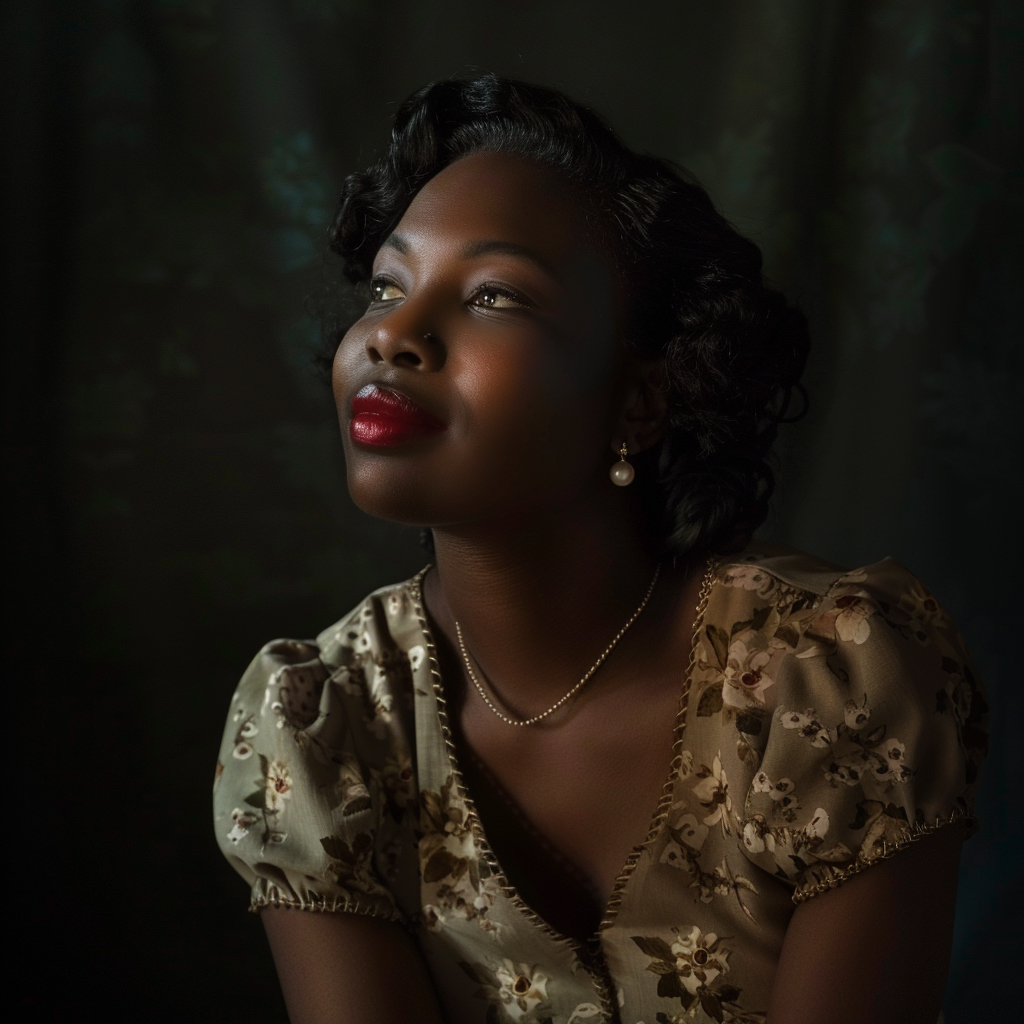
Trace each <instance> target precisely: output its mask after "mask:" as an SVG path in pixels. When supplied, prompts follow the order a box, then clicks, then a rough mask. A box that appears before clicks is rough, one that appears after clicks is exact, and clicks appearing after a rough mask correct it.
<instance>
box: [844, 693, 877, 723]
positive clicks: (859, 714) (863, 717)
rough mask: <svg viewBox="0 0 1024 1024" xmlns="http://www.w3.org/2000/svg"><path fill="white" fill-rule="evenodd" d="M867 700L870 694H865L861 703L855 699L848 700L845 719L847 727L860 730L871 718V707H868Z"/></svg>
mask: <svg viewBox="0 0 1024 1024" xmlns="http://www.w3.org/2000/svg"><path fill="white" fill-rule="evenodd" d="M867 701H868V696H867V694H864V696H863V698H861V702H860V703H859V704H858V703H857V702H856V701H854V700H848V701H847V702H846V708H845V710H844V712H843V719H844V721H845V722H846V728H847V729H852V730H853V731H854V732H859V731H860V730H861V729H863V728H864V726H865V725H867V724H868V722H869V721H870V720H871V709H870V708H869V707H868V704H867Z"/></svg>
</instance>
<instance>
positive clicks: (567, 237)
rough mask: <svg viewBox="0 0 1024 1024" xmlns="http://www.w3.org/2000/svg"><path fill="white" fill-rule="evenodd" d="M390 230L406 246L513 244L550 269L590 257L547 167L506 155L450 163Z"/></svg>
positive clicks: (577, 218) (580, 227)
mask: <svg viewBox="0 0 1024 1024" xmlns="http://www.w3.org/2000/svg"><path fill="white" fill-rule="evenodd" d="M396 232H397V233H398V234H401V235H402V237H403V238H405V239H408V240H409V241H410V242H413V243H416V242H424V241H427V240H428V239H429V240H430V241H432V242H438V241H440V240H441V239H450V240H451V241H453V242H455V241H477V240H480V239H496V240H500V241H506V242H513V243H516V244H518V245H522V246H525V247H527V248H529V249H532V250H534V251H536V252H537V253H538V254H540V255H542V256H543V257H544V258H545V259H546V260H548V261H549V262H551V263H552V264H553V265H556V266H557V265H559V264H561V265H563V266H565V265H566V264H568V263H572V262H576V261H578V260H579V259H580V258H581V257H584V258H585V257H586V256H591V257H592V256H595V255H597V253H596V250H595V249H594V247H593V246H592V245H591V244H590V243H589V242H588V238H587V236H588V232H587V230H586V222H585V220H584V216H583V213H582V209H581V206H580V204H579V203H578V201H577V200H576V199H575V198H574V197H573V195H572V193H571V190H570V188H569V186H568V184H567V183H566V182H564V181H563V180H562V178H561V177H560V176H559V175H558V174H557V173H556V172H555V171H553V170H551V169H550V168H548V167H544V166H543V165H541V164H538V163H536V162H534V161H532V160H528V159H526V158H525V157H520V156H514V155H509V154H505V153H487V152H482V153H472V154H470V155H469V156H466V157H463V158H462V159H460V160H457V161H456V162H455V163H453V164H449V166H447V167H445V168H444V169H443V170H442V171H440V172H439V173H438V174H437V175H435V176H434V177H433V178H431V179H430V181H428V182H427V184H426V185H424V186H423V188H422V189H421V190H420V191H419V193H417V195H416V196H415V198H414V199H413V201H412V203H411V204H410V206H409V208H408V210H406V212H405V214H404V216H403V217H402V219H401V221H400V222H399V225H398V227H397V228H396Z"/></svg>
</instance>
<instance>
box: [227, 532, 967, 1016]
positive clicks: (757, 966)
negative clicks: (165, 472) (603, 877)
mask: <svg viewBox="0 0 1024 1024" xmlns="http://www.w3.org/2000/svg"><path fill="white" fill-rule="evenodd" d="M422 575H423V574H422V573H421V574H420V575H419V576H417V577H416V578H415V579H413V580H410V581H408V582H406V583H402V584H399V585H397V586H391V587H386V588H384V589H382V590H379V591H377V592H375V593H373V594H371V595H370V596H369V597H368V598H366V600H365V601H363V602H362V604H360V605H359V606H358V607H357V608H356V609H355V610H354V611H353V612H351V613H350V614H349V615H347V616H346V617H345V618H344V619H342V620H341V622H339V623H338V624H336V625H335V626H332V627H331V628H330V629H328V630H326V631H324V632H323V633H322V634H321V635H320V636H319V637H318V639H317V640H316V641H315V642H298V641H292V640H278V641H275V642H273V643H271V644H268V645H267V646H266V647H265V648H264V649H263V650H262V651H261V652H260V653H259V655H258V656H257V657H256V660H255V661H254V662H253V663H252V665H251V666H250V667H249V670H248V671H247V672H246V674H245V676H244V677H243V679H242V682H241V684H240V685H239V687H238V690H237V691H236V693H235V694H234V697H233V698H232V701H231V709H230V712H229V716H228V724H227V728H226V731H225V734H224V742H223V745H222V750H221V755H220V760H219V762H218V764H217V774H216V781H215V785H214V813H215V825H216V833H217V838H218V841H219V843H220V845H221V848H222V850H223V851H224V854H225V855H226V857H227V858H228V860H229V861H230V862H231V864H232V865H233V866H234V867H235V868H236V869H237V871H238V872H239V874H241V875H242V877H243V878H244V879H245V880H246V881H247V882H248V883H249V885H250V886H251V891H252V897H251V906H252V908H253V909H254V910H259V909H261V908H263V907H266V906H283V907H293V908H297V909H299V910H309V911H327V912H347V913H356V914H370V915H373V916H378V917H383V918H387V919H390V920H394V921H397V922H400V923H401V924H403V925H404V926H405V927H406V928H408V929H410V930H411V932H412V933H413V935H414V936H415V938H416V940H417V942H418V944H419V947H420V949H421V950H422V952H423V954H424V958H425V960H426V963H427V965H428V968H429V970H430V973H431V975H432V977H433V981H434V985H435V988H436V990H437V992H438V995H439V998H440V1000H441V1003H442V1006H443V1008H444V1011H445V1013H446V1016H447V1019H448V1020H450V1021H452V1022H453V1024H455V1022H458V1024H475V1022H480V1024H508V1022H518V1024H545V1022H550V1024H584V1022H586V1024H591V1022H594V1024H596V1022H603V1021H609V1022H611V1021H614V1022H622V1024H655V1022H660V1024H670V1022H671V1024H675V1022H683V1021H686V1022H708V1021H718V1022H721V1021H732V1022H746V1024H753V1022H758V1021H763V1020H764V1015H765V1010H766V1008H767V1005H768V1002H769V998H770V995H771V990H772V982H773V978H774V975H775V969H776V965H777V962H778V957H779V953H780V950H781V948H782V942H783V938H784V936H785V932H786V926H787V924H788V922H789V919H790V917H791V915H792V913H793V910H794V904H795V903H799V902H800V901H802V900H806V899H810V898H813V897H814V896H815V895H816V894H818V893H821V892H824V891H825V890H827V889H829V888H832V887H834V886H837V885H840V884H842V882H843V881H844V880H845V879H847V878H849V877H850V876H851V875H853V874H855V873H857V872H859V871H862V870H864V869H866V868H869V867H870V866H871V865H872V864H874V863H875V862H877V861H879V860H881V859H883V858H886V857H890V856H892V855H894V854H897V853H898V852H899V851H900V850H901V849H902V848H903V847H905V846H906V845H907V844H908V843H910V842H913V841H914V840H917V839H920V838H921V837H923V836H926V835H927V834H928V833H930V832H932V831H934V830H935V829H938V828H941V827H942V826H943V825H945V824H947V823H950V822H954V821H957V820H960V819H963V820H966V821H967V822H968V823H970V824H973V816H972V803H971V798H972V792H973V789H974V784H975V781H976V778H977V774H978V770H979V767H980V762H981V759H982V756H983V752H984V746H985V712H986V708H985V703H984V700H983V697H982V695H981V693H980V691H979V687H978V684H977V681H976V679H975V677H974V675H973V673H972V670H971V666H970V664H969V662H968V658H967V655H966V654H965V652H964V648H963V643H962V641H961V640H960V637H959V635H958V634H957V631H956V629H955V627H954V626H953V624H952V623H951V622H950V620H949V619H948V618H947V616H946V615H945V614H944V613H943V611H942V610H941V608H940V607H939V606H938V605H937V603H936V602H935V600H934V598H933V597H931V595H930V594H929V593H928V592H927V591H926V590H925V589H924V587H923V586H922V585H921V584H920V583H919V582H918V580H917V579H915V578H914V577H913V576H912V575H911V574H910V573H909V572H908V571H907V570H906V569H904V568H903V567H902V566H900V565H899V564H898V563H897V562H895V561H893V560H892V559H885V560H883V561H881V562H878V563H877V564H875V565H871V566H867V567H865V568H861V569H856V570H854V571H851V572H847V571H843V570H841V569H838V568H835V567H834V566H831V565H828V564H826V563H824V562H821V561H818V560H817V559H814V558H811V557H810V556H808V555H804V554H801V553H799V552H796V551H793V550H791V549H766V548H763V547H752V548H751V549H748V551H746V552H744V553H743V554H741V555H738V556H733V557H732V558H731V559H728V560H721V561H720V562H719V563H718V564H717V565H716V566H715V569H714V582H713V585H712V587H711V590H710V594H709V596H708V599H707V603H706V605H705V610H704V614H703V617H702V619H701V620H700V621H699V622H698V623H697V629H696V632H695V634H694V645H695V648H694V651H693V652H692V653H693V655H694V657H693V659H692V669H691V673H692V676H691V679H690V683H691V687H690V696H689V700H688V701H687V702H686V703H685V706H681V708H680V713H679V719H678V721H677V734H676V747H675V751H674V753H675V757H674V759H673V761H672V765H671V770H669V765H668V764H666V770H667V772H668V778H667V780H666V784H665V794H664V798H663V799H662V801H661V802H660V803H659V805H658V807H657V808H656V809H652V810H653V811H654V816H653V819H652V823H651V828H650V830H649V832H648V834H647V836H646V838H644V839H643V841H642V842H641V843H639V845H637V846H636V847H635V848H634V850H633V852H632V853H631V855H630V857H629V859H628V861H627V863H626V865H625V866H624V868H623V872H622V874H621V875H620V877H619V879H618V881H617V884H616V886H615V890H614V892H613V893H612V896H611V898H610V900H609V902H608V906H607V909H606V912H605V915H604V918H603V920H602V922H601V925H600V927H599V929H598V930H597V932H596V933H595V934H594V935H593V936H592V937H591V938H590V939H589V940H587V941H585V942H583V941H579V940H577V939H573V938H569V937H567V936H563V935H560V934H558V933H557V932H556V931H555V930H554V929H552V928H551V927H550V926H549V925H548V924H547V923H546V922H545V921H544V920H542V919H541V917H540V916H539V915H538V914H536V913H535V912H534V911H533V910H531V908H530V907H528V906H527V905H526V904H525V903H524V901H523V900H522V898H521V897H520V896H519V894H518V893H517V892H516V890H515V888H514V887H513V886H512V885H511V883H510V882H509V880H508V879H507V878H506V877H505V875H504V873H503V871H502V868H501V865H500V864H499V863H498V861H497V859H496V858H495V856H494V853H493V851H492V850H491V848H490V846H489V845H488V843H487V839H486V836H485V835H484V832H483V829H482V827H481V824H480V821H479V818H478V817H477V814H476V811H475V808H474V805H473V802H472V799H471V797H470V794H469V793H467V791H466V785H465V782H464V780H463V777H462V774H461V772H460V770H459V764H458V761H457V757H456V752H455V747H454V744H453V742H452V736H451V730H450V728H449V723H448V719H447V711H446V705H445V699H444V690H443V685H442V681H441V679H440V675H439V672H438V669H437V660H436V657H435V655H434V644H433V640H432V638H431V633H430V628H429V624H428V623H427V621H426V617H425V614H424V611H423V603H422V596H421V592H420V580H421V579H422ZM680 628H681V629H685V630H686V631H687V632H689V631H690V630H692V629H693V623H680ZM685 674H686V666H685V665H684V666H681V672H680V677H681V678H680V689H681V693H682V692H683V682H684V677H685Z"/></svg>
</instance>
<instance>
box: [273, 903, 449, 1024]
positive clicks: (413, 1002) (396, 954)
mask: <svg viewBox="0 0 1024 1024" xmlns="http://www.w3.org/2000/svg"><path fill="white" fill-rule="evenodd" d="M260 916H261V917H262V919H263V924H264V927H265V928H266V931H267V938H268V939H269V941H270V948H271V951H272V952H273V954H274V963H275V964H276V966H277V973H278V977H279V978H280V980H281V988H282V990H283V992H284V998H285V1003H286V1004H287V1006H288V1016H289V1018H290V1020H291V1022H292V1024H370V1022H375V1021H381V1022H384V1021H417V1022H418V1024H420V1022H422V1024H441V1021H442V1017H441V1011H440V1008H439V1006H438V1002H437V997H436V996H435V994H434V990H433V988H432V986H431V983H430V978H429V976H428V974H427V970H426V965H425V964H424V962H423V958H422V956H421V954H420V952H419V949H418V947H417V945H416V943H415V941H414V940H413V938H412V936H410V935H409V933H408V932H407V931H406V930H405V929H404V928H402V926H401V925H399V924H396V923H395V922H394V921H386V920H382V919H380V918H375V917H369V916H366V915H361V914H348V913H316V912H310V911H302V910H290V909H279V908H267V909H265V910H263V911H262V912H261V914H260Z"/></svg>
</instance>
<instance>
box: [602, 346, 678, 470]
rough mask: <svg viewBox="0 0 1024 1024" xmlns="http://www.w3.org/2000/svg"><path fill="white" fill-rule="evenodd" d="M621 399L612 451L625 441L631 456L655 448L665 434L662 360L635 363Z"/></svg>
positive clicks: (666, 403) (665, 415)
mask: <svg viewBox="0 0 1024 1024" xmlns="http://www.w3.org/2000/svg"><path fill="white" fill-rule="evenodd" d="M628 373H629V383H628V385H627V387H626V393H625V395H624V398H623V407H622V415H621V416H620V418H619V425H618V435H617V437H616V438H614V439H613V442H614V443H613V445H612V447H613V449H614V450H615V451H616V452H617V451H618V446H619V445H621V444H622V442H623V440H625V442H626V444H627V446H628V447H629V451H630V452H631V453H632V454H634V455H635V454H636V453H637V452H642V451H646V450H647V449H648V448H650V447H651V446H652V445H655V444H657V442H658V441H660V440H661V439H662V438H663V437H664V436H665V434H666V433H667V431H668V378H667V375H666V371H665V360H664V359H662V358H654V359H635V360H634V361H633V363H632V365H631V367H630V370H629V371H628Z"/></svg>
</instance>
